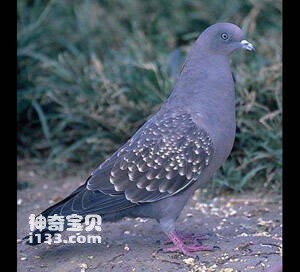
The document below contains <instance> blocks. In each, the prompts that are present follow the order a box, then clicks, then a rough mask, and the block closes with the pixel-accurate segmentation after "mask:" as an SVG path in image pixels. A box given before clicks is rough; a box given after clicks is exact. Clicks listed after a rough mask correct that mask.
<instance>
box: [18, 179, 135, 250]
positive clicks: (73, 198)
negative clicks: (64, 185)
mask: <svg viewBox="0 0 300 272" xmlns="http://www.w3.org/2000/svg"><path fill="white" fill-rule="evenodd" d="M136 205H137V204H135V203H132V202H130V201H128V200H127V199H126V197H125V195H124V194H121V193H120V194H118V195H113V196H112V195H108V194H104V193H102V192H100V191H90V190H88V189H86V184H83V185H81V186H80V187H79V188H77V189H76V190H75V191H74V192H73V193H72V194H70V195H69V196H68V197H66V198H65V199H63V200H62V201H60V202H58V203H56V204H54V205H53V206H51V207H49V208H48V209H46V210H45V211H43V212H42V213H41V215H42V216H44V217H46V218H47V217H48V216H49V215H54V214H58V215H63V216H67V215H70V214H77V215H81V216H85V215H87V214H98V215H101V217H102V221H115V220H118V219H120V218H122V217H123V216H126V213H127V211H126V210H127V209H129V208H132V207H134V206H136ZM66 227H67V225H66V221H65V226H64V229H66ZM58 232H60V231H51V230H49V229H48V228H47V227H46V228H45V229H43V230H42V231H39V230H35V231H33V233H32V235H28V236H26V237H24V238H23V240H27V244H29V245H37V244H40V243H43V242H45V240H46V239H47V238H50V237H52V236H53V235H54V234H55V233H58Z"/></svg>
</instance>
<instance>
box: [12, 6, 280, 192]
mask: <svg viewBox="0 0 300 272" xmlns="http://www.w3.org/2000/svg"><path fill="white" fill-rule="evenodd" d="M281 4H282V3H281V1H278V0H273V1H267V0H247V1H234V0H232V1H223V0H206V1H201V0H177V1H174V0H149V1H142V0H98V1H96V0H90V1H88V0H82V1H76V0H75V1H68V0H52V1H46V0H43V1H42V0H18V1H17V5H18V6H17V19H18V22H17V27H18V32H17V46H18V51H17V62H18V72H17V73H18V81H17V98H18V99H17V125H18V135H17V148H18V162H22V161H30V162H31V163H33V164H34V165H35V169H41V170H42V171H44V173H45V174H47V173H51V174H52V175H57V176H64V175H73V174H76V172H77V171H78V169H81V170H82V171H86V173H87V174H88V173H89V172H90V171H91V170H92V169H93V168H95V167H96V166H98V165H99V163H100V162H102V161H103V160H104V159H105V158H106V157H107V156H108V155H110V154H111V153H112V152H114V151H115V150H116V149H117V148H118V147H119V146H120V145H121V144H122V143H124V142H125V141H126V140H127V139H128V138H130V137H131V135H133V133H134V132H135V131H136V130H137V128H139V127H140V126H141V125H142V124H143V123H144V122H145V120H146V119H147V117H148V116H149V115H151V114H152V113H153V112H155V111H157V110H158V108H159V106H160V104H161V103H162V102H163V101H164V100H165V99H166V98H167V97H168V95H169V94H170V91H171V88H172V86H173V84H174V81H175V79H176V76H177V73H178V70H180V67H181V64H182V62H183V60H184V57H185V55H186V53H187V51H188V49H189V48H190V46H191V44H192V43H193V42H194V41H195V39H196V38H197V37H198V35H199V34H200V33H201V32H202V31H203V30H204V29H205V28H206V27H207V26H209V25H211V24H214V23H216V22H222V21H228V22H232V23H235V24H237V25H239V26H240V27H241V28H242V29H243V30H244V31H245V32H246V36H247V40H249V41H250V42H252V43H253V44H255V46H256V49H257V50H256V52H255V53H254V54H253V53H249V52H238V53H237V54H235V56H234V58H233V61H232V69H233V73H234V77H235V81H236V94H237V136H236V141H235V144H234V148H233V151H232V153H231V155H230V157H229V159H228V160H227V162H226V163H225V165H224V166H223V167H222V169H221V170H220V171H219V172H218V174H217V175H216V176H215V177H214V180H213V183H212V184H211V189H217V190H219V189H226V190H227V189H229V190H234V191H242V190H245V189H254V188H261V189H263V188H265V189H266V190H270V189H271V190H274V191H278V192H280V191H281V177H282V174H281V168H282V160H281V155H282V149H281V141H282V131H281V125H282V123H281V117H282V84H281V79H282V78H281V77H282V73H281V68H282V62H281V61H282V59H281V58H282V55H281V50H282V48H281V47H282V40H281V38H282V21H281V19H282V7H281Z"/></svg>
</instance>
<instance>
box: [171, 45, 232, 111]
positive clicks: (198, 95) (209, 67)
mask: <svg viewBox="0 0 300 272" xmlns="http://www.w3.org/2000/svg"><path fill="white" fill-rule="evenodd" d="M234 98H235V94H234V83H233V78H232V74H231V70H230V58H229V57H228V56H224V55H213V54H207V52H201V51H200V50H198V51H197V47H194V48H192V50H191V52H190V53H189V55H188V56H187V59H186V61H185V63H184V66H183V69H182V71H181V73H180V75H179V77H178V79H177V82H176V84H175V86H174V89H173V91H172V93H171V95H170V97H169V99H168V104H169V105H170V106H171V105H172V104H174V105H177V106H178V105H180V104H183V105H188V107H189V108H191V109H193V108H195V110H196V109H197V108H199V107H200V108H203V107H208V108H209V109H210V110H211V109H213V108H215V107H219V106H222V107H223V106H224V105H228V107H234ZM201 110H204V109H201Z"/></svg>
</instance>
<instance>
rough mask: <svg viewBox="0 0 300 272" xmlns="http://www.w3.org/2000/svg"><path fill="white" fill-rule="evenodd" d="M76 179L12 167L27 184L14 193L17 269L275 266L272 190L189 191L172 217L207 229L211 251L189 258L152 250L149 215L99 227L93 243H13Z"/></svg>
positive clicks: (155, 233)
mask: <svg viewBox="0 0 300 272" xmlns="http://www.w3.org/2000/svg"><path fill="white" fill-rule="evenodd" d="M83 181H84V176H83V175H81V176H80V175H79V176H77V177H68V178H62V179H51V178H45V177H42V176H41V175H39V174H37V172H36V171H35V170H34V169H33V168H31V167H30V166H29V167H28V166H21V167H19V169H18V182H19V185H24V186H25V185H28V184H29V186H28V187H27V188H24V189H21V190H18V192H17V194H18V198H17V199H18V203H17V205H18V214H17V222H18V230H17V253H18V254H17V258H18V260H17V263H18V269H17V271H20V272H21V271H22V272H23V271H39V272H43V271H45V272H46V271H47V272H48V271H51V272H59V271H64V272H68V271H72V272H73V271H74V272H75V271H78V272H85V271H86V272H92V271H130V272H140V271H198V272H206V271H207V272H213V271H216V272H217V271H220V272H237V271H256V272H257V271H269V272H270V271H272V272H275V271H276V272H279V271H281V270H280V269H279V267H280V264H281V260H282V205H281V204H282V201H281V196H280V195H277V194H274V193H265V194H258V193H253V192H251V193H243V194H230V195H228V194H227V195H222V196H218V197H214V198H210V199H205V200H204V199H203V197H202V196H201V192H199V191H197V192H196V194H195V196H194V197H193V199H191V200H190V202H189V203H188V204H187V205H186V207H185V209H184V210H183V212H182V214H181V216H180V218H179V219H178V221H177V227H178V230H180V231H182V232H186V233H197V234H198V233H201V234H207V239H206V240H203V241H202V243H203V244H207V245H216V246H218V247H219V248H218V249H216V250H215V251H213V252H208V251H206V252H205V251H202V252H198V253H197V254H195V257H193V258H191V257H186V256H183V255H182V254H179V253H168V254H167V253H163V252H161V251H159V249H160V248H161V247H162V243H163V241H164V240H165V239H166V237H165V235H164V234H163V233H162V231H161V230H160V228H159V225H158V224H157V223H156V222H155V221H154V220H150V219H142V218H136V219H128V218H126V219H123V220H121V221H119V222H116V223H107V224H103V225H102V231H101V238H102V243H101V244H96V243H91V244H87V243H86V244H79V243H76V244H52V245H48V244H42V245H39V246H35V247H32V246H28V245H26V244H24V243H23V242H21V241H20V240H19V239H21V238H22V237H24V236H25V235H27V234H28V232H29V224H28V217H29V214H31V213H34V214H38V213H39V212H41V211H42V210H44V209H45V208H47V207H48V206H49V205H50V204H53V203H54V202H56V201H58V200H60V199H62V198H63V197H65V196H66V195H68V194H69V193H70V192H71V191H72V190H73V189H75V188H76V187H77V186H78V185H79V184H81V183H82V182H83ZM25 187H26V186H25ZM199 194H200V195H199ZM199 199H202V200H201V202H200V201H199ZM93 234H94V235H97V234H98V233H95V232H93ZM67 236H68V234H66V233H65V234H64V235H63V237H67Z"/></svg>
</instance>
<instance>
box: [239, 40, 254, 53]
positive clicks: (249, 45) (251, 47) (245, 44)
mask: <svg viewBox="0 0 300 272" xmlns="http://www.w3.org/2000/svg"><path fill="white" fill-rule="evenodd" d="M241 45H242V48H244V49H246V50H248V51H255V47H254V45H253V44H252V43H250V42H248V41H247V40H242V41H241Z"/></svg>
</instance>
